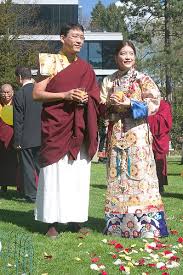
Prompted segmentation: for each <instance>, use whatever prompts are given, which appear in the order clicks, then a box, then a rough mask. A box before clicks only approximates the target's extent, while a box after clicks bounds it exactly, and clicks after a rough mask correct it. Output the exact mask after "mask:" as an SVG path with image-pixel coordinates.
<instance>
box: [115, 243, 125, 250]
mask: <svg viewBox="0 0 183 275" xmlns="http://www.w3.org/2000/svg"><path fill="white" fill-rule="evenodd" d="M115 248H117V249H118V248H124V247H123V246H122V244H120V243H117V244H116V245H115Z"/></svg>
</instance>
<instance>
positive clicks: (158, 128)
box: [148, 100, 172, 192]
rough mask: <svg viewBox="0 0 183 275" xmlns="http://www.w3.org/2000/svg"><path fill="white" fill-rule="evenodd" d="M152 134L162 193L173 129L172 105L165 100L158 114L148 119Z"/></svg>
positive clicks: (165, 179) (165, 182)
mask: <svg viewBox="0 0 183 275" xmlns="http://www.w3.org/2000/svg"><path fill="white" fill-rule="evenodd" d="M148 122H149V126H150V130H151V133H152V135H153V146H152V148H153V152H154V157H155V161H156V170H157V176H158V180H159V188H160V192H163V190H164V188H163V185H166V184H168V181H167V162H166V155H167V154H168V151H169V141H170V136H169V133H170V130H171V128H172V111H171V105H170V103H169V102H167V101H165V100H161V102H160V107H159V110H158V112H157V113H156V114H155V115H152V116H149V117H148Z"/></svg>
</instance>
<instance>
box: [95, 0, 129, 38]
mask: <svg viewBox="0 0 183 275" xmlns="http://www.w3.org/2000/svg"><path fill="white" fill-rule="evenodd" d="M124 17H125V8H122V7H117V6H116V5H115V4H110V5H109V6H108V7H106V8H105V6H104V5H103V4H102V2H101V1H99V2H98V3H97V4H96V6H95V7H94V9H93V11H92V12H91V23H90V26H91V30H92V31H108V32H123V35H125V34H126V32H127V28H126V24H125V20H124Z"/></svg>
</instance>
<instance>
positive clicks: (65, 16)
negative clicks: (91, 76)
mask: <svg viewBox="0 0 183 275" xmlns="http://www.w3.org/2000/svg"><path fill="white" fill-rule="evenodd" d="M13 3H14V5H19V7H20V6H22V8H23V9H24V11H26V9H27V13H29V8H30V7H32V8H33V9H37V11H38V15H39V16H38V22H37V24H38V25H39V24H40V25H42V28H40V31H41V33H39V32H36V35H35V34H34V35H33V33H31V28H30V30H29V28H26V35H23V34H22V35H20V36H19V39H18V40H19V41H20V43H23V41H26V43H33V44H35V43H36V41H37V42H38V41H46V42H47V44H48V45H49V47H48V48H50V52H55V53H57V52H58V51H59V50H60V47H61V43H60V37H59V33H60V28H61V25H62V24H63V23H68V22H73V23H77V22H78V10H82V7H81V6H79V1H78V0H36V1H35V0H27V1H26V0H25V1H24V0H14V1H13ZM25 7H26V8H25ZM26 17H27V16H26ZM27 18H28V17H27ZM23 23H24V24H26V22H23ZM30 24H31V21H30ZM24 29H25V28H23V30H24ZM27 30H28V31H27ZM24 34H25V33H24ZM121 40H122V34H121V33H109V32H89V31H86V32H85V43H84V46H83V48H82V50H81V52H80V57H81V58H83V59H85V60H87V61H88V62H89V63H90V64H91V65H92V66H93V68H94V70H95V73H96V75H97V77H98V79H101V78H103V77H104V76H106V75H109V74H111V73H113V72H114V71H115V69H116V66H115V62H114V50H115V47H116V45H117V43H118V42H119V41H121ZM21 41H22V42H21Z"/></svg>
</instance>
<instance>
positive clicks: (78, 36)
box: [68, 34, 85, 41]
mask: <svg viewBox="0 0 183 275" xmlns="http://www.w3.org/2000/svg"><path fill="white" fill-rule="evenodd" d="M68 37H69V38H71V39H77V38H80V39H81V40H83V41H84V40H85V37H84V36H83V35H79V34H73V35H70V36H68Z"/></svg>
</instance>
